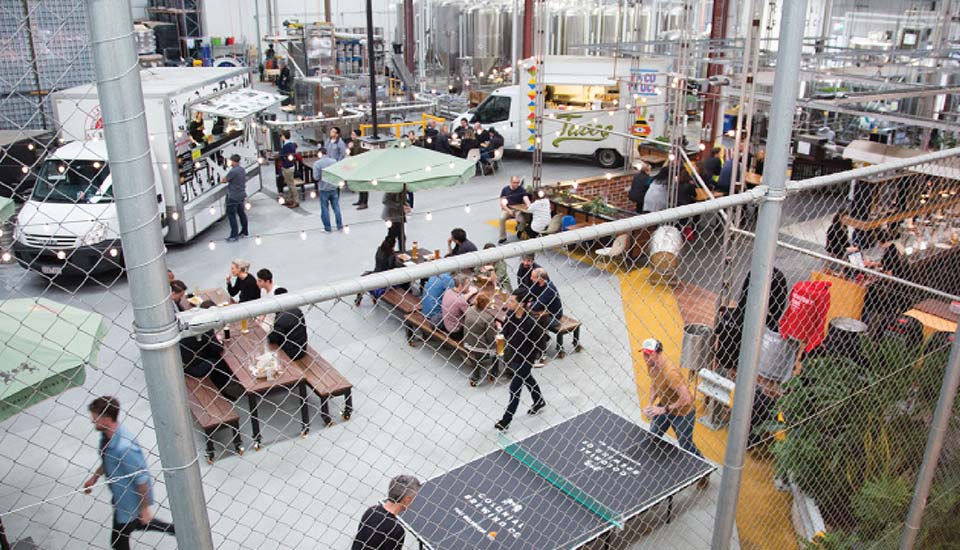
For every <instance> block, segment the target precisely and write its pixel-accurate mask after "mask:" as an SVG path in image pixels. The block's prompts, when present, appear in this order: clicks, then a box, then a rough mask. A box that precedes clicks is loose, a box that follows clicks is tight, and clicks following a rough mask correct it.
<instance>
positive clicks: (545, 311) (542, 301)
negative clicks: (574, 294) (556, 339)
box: [529, 267, 563, 367]
mask: <svg viewBox="0 0 960 550" xmlns="http://www.w3.org/2000/svg"><path fill="white" fill-rule="evenodd" d="M530 275H531V279H532V280H533V286H532V287H530V298H529V304H530V306H529V310H530V313H532V314H533V315H534V316H535V317H537V318H538V319H539V320H540V324H541V325H542V326H543V328H544V333H543V334H544V336H543V338H541V339H540V342H539V343H538V349H539V350H540V357H541V359H540V362H538V363H536V364H535V365H534V366H535V367H537V366H540V367H542V366H543V364H544V363H545V362H546V359H544V354H545V352H546V349H547V342H548V341H549V340H550V335H549V334H548V333H547V332H546V331H548V330H552V331H556V330H558V329H559V328H560V320H561V319H562V318H563V302H562V301H561V300H560V292H559V291H558V290H557V287H556V285H554V284H553V281H551V280H550V276H549V275H548V274H547V271H546V270H545V269H543V268H542V267H538V268H536V269H534V270H533V271H532V272H531V274H530Z"/></svg>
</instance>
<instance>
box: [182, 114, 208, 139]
mask: <svg viewBox="0 0 960 550" xmlns="http://www.w3.org/2000/svg"><path fill="white" fill-rule="evenodd" d="M187 133H189V134H190V141H192V142H193V143H194V144H195V145H203V144H204V143H205V142H206V132H205V131H204V128H203V113H201V112H200V111H197V112H196V113H194V114H193V120H191V121H190V126H188V127H187Z"/></svg>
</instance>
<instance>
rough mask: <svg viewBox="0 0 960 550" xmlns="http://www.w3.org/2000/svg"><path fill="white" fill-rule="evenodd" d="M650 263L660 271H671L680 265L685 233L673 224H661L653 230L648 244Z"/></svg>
mask: <svg viewBox="0 0 960 550" xmlns="http://www.w3.org/2000/svg"><path fill="white" fill-rule="evenodd" d="M647 246H648V247H649V248H648V250H649V251H650V252H649V254H650V265H651V266H652V267H653V269H654V270H655V271H657V272H660V273H670V272H673V271H675V270H676V269H677V267H679V266H680V250H681V249H682V248H683V235H682V234H681V233H680V230H679V229H677V228H676V227H674V226H672V225H661V226H660V227H658V228H657V230H656V231H654V232H653V235H652V236H651V237H650V241H649V244H648V245H647Z"/></svg>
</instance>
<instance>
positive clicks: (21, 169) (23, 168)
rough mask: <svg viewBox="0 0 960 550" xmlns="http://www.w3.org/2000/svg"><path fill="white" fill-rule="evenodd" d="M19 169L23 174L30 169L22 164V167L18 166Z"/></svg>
mask: <svg viewBox="0 0 960 550" xmlns="http://www.w3.org/2000/svg"><path fill="white" fill-rule="evenodd" d="M20 171H21V172H23V173H24V174H26V173H27V172H29V171H30V169H29V168H27V167H26V166H23V167H21V168H20Z"/></svg>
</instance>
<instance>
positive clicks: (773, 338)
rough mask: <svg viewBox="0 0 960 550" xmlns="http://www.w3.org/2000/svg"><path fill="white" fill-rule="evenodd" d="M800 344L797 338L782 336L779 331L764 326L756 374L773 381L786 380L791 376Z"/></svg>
mask: <svg viewBox="0 0 960 550" xmlns="http://www.w3.org/2000/svg"><path fill="white" fill-rule="evenodd" d="M801 345H802V342H800V341H799V340H795V339H793V338H784V337H783V336H781V335H780V333H779V332H774V331H772V330H770V329H769V328H764V329H763V339H762V340H761V342H760V366H759V369H758V372H757V374H759V375H760V376H762V377H763V378H766V379H767V380H772V381H774V382H781V383H782V382H786V381H787V380H789V379H790V377H792V376H793V367H794V365H795V364H796V363H797V356H798V355H799V353H800V346H801Z"/></svg>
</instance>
